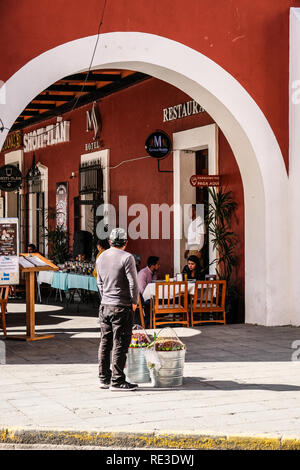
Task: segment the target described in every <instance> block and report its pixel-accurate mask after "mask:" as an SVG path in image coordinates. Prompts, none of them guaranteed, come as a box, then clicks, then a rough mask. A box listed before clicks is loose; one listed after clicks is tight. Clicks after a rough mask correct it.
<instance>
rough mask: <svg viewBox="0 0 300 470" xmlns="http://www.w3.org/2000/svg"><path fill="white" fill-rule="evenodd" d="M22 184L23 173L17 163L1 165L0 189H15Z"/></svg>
mask: <svg viewBox="0 0 300 470" xmlns="http://www.w3.org/2000/svg"><path fill="white" fill-rule="evenodd" d="M21 184H22V173H21V172H20V170H19V168H18V167H16V166H15V165H3V166H1V167H0V189H2V191H8V192H9V191H15V190H16V189H19V187H20V186H21Z"/></svg>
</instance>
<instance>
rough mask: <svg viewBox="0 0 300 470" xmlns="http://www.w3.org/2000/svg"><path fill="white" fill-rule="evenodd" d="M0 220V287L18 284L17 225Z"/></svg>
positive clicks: (15, 222) (13, 221)
mask: <svg viewBox="0 0 300 470" xmlns="http://www.w3.org/2000/svg"><path fill="white" fill-rule="evenodd" d="M18 222H19V221H18V219H17V218H11V217H8V218H0V285H12V284H19V224H18Z"/></svg>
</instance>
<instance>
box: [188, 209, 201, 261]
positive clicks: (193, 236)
mask: <svg viewBox="0 0 300 470" xmlns="http://www.w3.org/2000/svg"><path fill="white" fill-rule="evenodd" d="M190 218H191V222H190V224H189V227H188V232H187V240H186V245H185V252H184V257H185V258H187V257H188V256H191V255H195V256H197V257H198V258H199V259H201V250H202V248H203V245H204V235H205V224H204V221H203V219H202V217H201V216H200V215H199V214H197V204H192V205H191V207H190Z"/></svg>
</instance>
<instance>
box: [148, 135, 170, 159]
mask: <svg viewBox="0 0 300 470" xmlns="http://www.w3.org/2000/svg"><path fill="white" fill-rule="evenodd" d="M171 148H172V143H171V139H170V137H169V136H168V135H167V134H165V133H164V132H162V131H156V132H153V133H152V134H150V135H149V137H148V138H147V140H146V143H145V149H146V151H147V153H148V154H149V155H150V157H154V158H165V157H166V156H167V155H168V153H169V152H170V150H171Z"/></svg>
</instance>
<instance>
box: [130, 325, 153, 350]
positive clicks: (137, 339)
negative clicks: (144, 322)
mask: <svg viewBox="0 0 300 470" xmlns="http://www.w3.org/2000/svg"><path fill="white" fill-rule="evenodd" d="M150 343H151V341H150V339H149V338H148V336H147V334H146V333H145V331H144V330H143V328H142V327H141V326H140V325H134V326H133V328H132V336H131V342H130V345H129V348H133V349H134V348H146V347H148V346H149V344H150Z"/></svg>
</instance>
